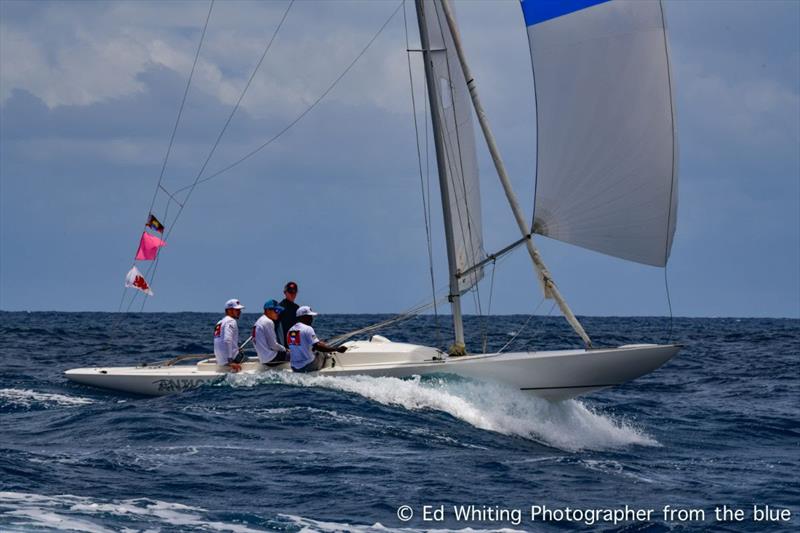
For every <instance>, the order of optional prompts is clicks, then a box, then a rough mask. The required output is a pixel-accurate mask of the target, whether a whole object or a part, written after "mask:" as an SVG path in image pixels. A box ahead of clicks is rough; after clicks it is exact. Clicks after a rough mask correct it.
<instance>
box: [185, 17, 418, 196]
mask: <svg viewBox="0 0 800 533" xmlns="http://www.w3.org/2000/svg"><path fill="white" fill-rule="evenodd" d="M402 6H403V2H400V4H398V6H397V8H396V9H395V10H394V11H393V12H392V14H391V15H389V18H387V19H386V22H384V23H383V26H381V28H380V29H379V30H378V31H377V33H375V35H374V36H373V37H372V39H370V40H369V42H368V43H367V45H366V46H365V47H364V48H363V49H362V50H361V52H359V53H358V55H357V56H356V57H355V59H353V61H352V62H351V63H350V64H349V65H348V66H347V68H345V69H344V71H343V72H342V73H341V74H340V75H339V76H338V77H337V78H336V79H335V80H333V83H331V84H330V85H329V86H328V88H327V89H325V90H324V91H323V92H322V94H321V95H320V96H319V97H318V98H317V99H316V100H314V102H313V103H312V104H311V105H310V106H308V107H307V108H306V109H305V111H303V112H302V113H300V114H299V115H298V116H297V117H296V118H295V119H294V120H292V121H291V122H290V123H289V124H288V125H287V126H286V127H284V128H283V129H282V130H281V131H279V132H278V133H276V134H275V135H273V136H272V137H270V138H269V139H267V140H266V141H265V142H264V143H262V144H261V145H260V146H258V147H257V148H255V149H253V150H251V151H250V152H248V153H246V154H245V155H243V156H242V157H240V158H239V159H237V160H236V161H234V162H233V163H231V164H230V165H228V166H226V167H224V168H221V169H220V170H218V171H216V172H214V173H213V174H211V175H210V176H207V177H205V178H203V179H201V180H200V181H198V182H197V184H198V185H199V184H201V183H206V182H207V181H210V180H212V179H214V178H216V177H217V176H219V175H220V174H223V173H225V172H227V171H229V170H230V169H232V168H234V167H236V166H237V165H240V164H241V163H243V162H245V161H246V160H248V159H250V158H251V157H253V156H254V155H256V154H257V153H258V152H260V151H261V150H263V149H264V148H266V147H267V146H269V145H270V144H272V143H273V142H275V141H276V140H278V138H279V137H281V136H282V135H283V134H284V133H286V132H287V131H289V130H290V129H291V128H292V127H293V126H294V125H295V124H297V123H298V122H300V120H302V119H303V117H305V116H306V115H307V114H308V113H309V112H310V111H311V110H312V109H314V108H315V107H316V106H317V104H319V103H320V102H321V101H322V99H323V98H325V97H326V96H327V95H328V93H330V92H331V91H332V90H333V88H334V87H336V85H337V84H338V83H339V81H341V79H342V78H344V77H345V75H346V74H347V73H348V72H350V70H351V69H352V68H353V66H355V64H356V63H357V62H358V60H359V59H361V56H363V55H364V53H366V51H367V50H368V49H369V47H370V46H372V43H374V42H375V40H376V39H377V38H378V36H379V35H380V34H381V33H382V32H383V30H384V29H385V28H386V26H387V25H388V24H389V22H390V21H391V20H392V19H393V18H394V16H395V15H396V14H397V12H398V11H399V10H400V8H401V7H402ZM189 187H190V186H186V187H183V188H181V189H178V190H177V191H175V194H177V193H179V192H182V191H185V190H186V189H188V188H189Z"/></svg>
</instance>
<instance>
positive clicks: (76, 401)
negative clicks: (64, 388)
mask: <svg viewBox="0 0 800 533" xmlns="http://www.w3.org/2000/svg"><path fill="white" fill-rule="evenodd" d="M90 403H94V401H93V400H90V399H89V398H81V397H78V396H66V395H64V394H53V393H49V392H39V391H35V390H30V389H0V407H37V406H38V407H51V406H59V407H74V406H78V405H87V404H90Z"/></svg>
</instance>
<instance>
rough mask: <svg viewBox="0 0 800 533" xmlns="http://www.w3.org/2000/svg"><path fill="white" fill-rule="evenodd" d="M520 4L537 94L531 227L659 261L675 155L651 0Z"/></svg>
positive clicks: (670, 213) (665, 252)
mask: <svg viewBox="0 0 800 533" xmlns="http://www.w3.org/2000/svg"><path fill="white" fill-rule="evenodd" d="M522 9H523V13H524V15H525V23H526V26H527V28H528V39H529V43H530V49H531V56H532V62H533V74H534V85H535V91H536V121H537V150H536V154H537V168H536V199H535V207H534V221H533V231H534V232H535V233H539V234H541V235H545V236H548V237H551V238H554V239H558V240H561V241H565V242H568V243H571V244H575V245H578V246H581V247H584V248H588V249H591V250H595V251H598V252H602V253H605V254H609V255H612V256H615V257H620V258H623V259H627V260H630V261H636V262H639V263H645V264H648V265H654V266H664V265H665V264H666V263H667V259H668V258H669V253H670V249H671V247H672V238H673V235H674V233H675V221H676V211H677V201H678V191H677V182H678V175H677V157H678V156H677V144H676V137H675V120H674V113H673V105H672V89H671V80H670V70H669V69H670V67H669V57H668V49H667V40H666V35H665V30H664V16H663V11H662V7H661V3H660V2H656V1H641V0H635V1H630V0H612V1H609V0H564V1H562V2H539V1H536V0H522Z"/></svg>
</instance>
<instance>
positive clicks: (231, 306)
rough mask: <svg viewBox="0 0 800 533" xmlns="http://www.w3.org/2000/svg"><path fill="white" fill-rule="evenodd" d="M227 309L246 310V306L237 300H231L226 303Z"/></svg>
mask: <svg viewBox="0 0 800 533" xmlns="http://www.w3.org/2000/svg"><path fill="white" fill-rule="evenodd" d="M225 309H244V306H243V305H242V303H241V302H240V301H239V300H237V299H236V298H231V299H230V300H228V301H227V302H225Z"/></svg>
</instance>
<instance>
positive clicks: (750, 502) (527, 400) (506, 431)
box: [0, 312, 800, 533]
mask: <svg viewBox="0 0 800 533" xmlns="http://www.w3.org/2000/svg"><path fill="white" fill-rule="evenodd" d="M120 318H122V320H120ZM382 318H385V317H383V316H375V315H372V316H370V315H356V316H345V315H337V316H322V317H319V319H318V321H317V323H316V324H315V326H316V329H317V332H318V333H319V334H320V336H322V337H331V336H333V335H336V334H339V333H342V332H345V331H349V330H351V329H354V328H357V327H361V326H364V325H367V324H370V323H373V322H376V321H378V320H380V319H382ZM217 319H218V317H217V316H216V315H210V314H202V313H175V314H157V313H153V314H131V315H124V316H120V315H115V314H104V313H8V312H5V313H0V333H1V334H2V340H3V342H2V346H1V347H0V360H1V361H2V369H3V370H2V378H0V422H1V425H2V429H1V430H0V530H2V531H86V532H108V531H125V532H133V531H140V532H156V531H161V532H172V531H230V532H238V533H247V532H261V531H289V532H293V531H370V530H376V531H423V530H475V531H478V530H524V531H548V530H573V529H585V530H607V531H673V530H674V531H684V530H701V529H712V530H726V531H751V530H770V531H771V530H775V529H778V530H786V531H789V530H798V529H800V527H798V525H800V514H799V512H800V485H798V481H797V480H798V472H800V424H799V423H798V420H800V416H799V415H800V407H799V406H800V402H799V401H798V400H800V377H798V359H799V358H800V321H798V320H790V319H727V318H726V319H722V318H720V319H681V318H679V319H675V321H674V324H673V329H672V336H673V340H675V341H677V342H680V343H682V344H684V345H685V348H684V349H683V350H682V351H681V353H680V354H679V355H678V357H677V358H675V359H674V360H672V361H671V362H669V363H668V364H667V365H666V366H664V367H663V368H661V369H659V370H658V371H656V372H654V373H652V374H650V375H648V376H645V377H642V378H640V379H638V380H636V381H634V382H632V383H629V384H627V385H624V386H622V387H618V388H615V389H612V390H606V391H601V392H597V393H594V394H591V395H589V396H587V397H585V398H582V399H579V400H570V401H566V402H562V403H549V402H547V401H544V400H540V399H537V398H535V397H532V396H529V395H527V394H525V393H522V392H520V391H517V390H514V389H512V388H508V387H505V386H502V385H498V384H493V383H488V382H481V381H472V380H465V379H463V378H457V377H453V376H446V375H442V376H433V377H427V378H422V379H410V380H398V379H393V378H368V377H348V378H326V377H321V376H313V375H291V374H279V375H276V374H272V375H265V376H261V377H258V378H254V377H253V376H231V377H229V378H227V379H226V380H225V381H223V382H222V383H219V384H215V385H211V386H205V387H201V388H199V389H197V390H193V391H190V392H186V393H183V394H179V395H174V396H167V397H159V398H143V397H136V396H131V395H125V394H119V393H114V392H109V391H103V390H99V389H93V388H90V387H86V386H81V385H77V384H73V383H70V382H68V381H67V380H66V379H65V378H64V376H63V371H64V370H66V369H69V368H74V367H83V366H93V365H95V364H98V365H103V366H112V365H132V364H137V363H140V362H143V361H156V360H161V359H165V358H168V357H171V356H175V355H180V354H187V353H197V352H207V351H209V348H210V340H211V330H212V327H213V324H214V323H215V322H216V320H217ZM254 319H255V315H244V316H243V318H242V325H243V327H242V330H243V331H246V330H247V329H248V328H249V325H250V323H252V322H253V321H254ZM526 320H527V317H525V316H495V317H491V318H489V319H486V320H482V319H480V318H477V317H468V319H467V323H466V329H467V331H468V332H471V333H472V336H471V337H470V338H469V339H468V341H469V344H470V347H471V349H472V350H473V351H477V350H480V348H481V346H480V345H481V343H482V339H483V336H484V335H485V336H486V341H487V343H488V348H489V349H490V350H491V349H498V348H499V347H500V346H502V345H503V344H505V343H506V342H508V341H509V340H510V339H511V338H512V337H513V336H514V335H515V334H517V333H519V335H518V336H517V337H516V339H515V340H514V341H513V343H512V345H511V346H510V347H509V349H510V350H515V351H516V350H536V349H555V348H564V347H568V346H576V341H575V338H574V335H573V334H572V333H571V331H570V330H569V329H568V328H567V326H566V325H565V324H564V322H563V320H562V319H560V318H555V317H535V318H534V319H533V320H531V322H530V323H529V324H528V326H527V327H526V328H524V329H523V328H522V326H523V324H524V323H525V321H526ZM446 322H447V321H446V320H445V319H443V318H440V319H439V321H438V323H437V321H436V320H435V319H434V317H431V316H420V317H417V318H415V319H413V320H411V321H409V322H406V323H404V324H400V325H397V326H394V327H391V328H388V329H387V330H385V331H383V332H381V333H382V334H383V335H385V336H387V337H389V338H390V339H392V340H397V341H408V342H415V343H420V344H428V345H437V346H443V345H444V344H445V343H446V341H447V339H448V338H449V332H448V331H447V330H446V328H445V327H444V326H443V325H444V324H445V323H446ZM585 324H586V327H587V329H588V330H589V331H590V332H591V333H592V334H593V337H594V339H595V342H596V343H597V344H601V345H619V344H625V343H633V342H660V341H664V340H665V338H664V336H665V331H666V327H667V321H666V320H665V319H663V318H586V319H585ZM439 325H442V327H438V326H439ZM403 505H408V506H410V508H411V510H412V512H413V513H414V516H413V518H411V520H409V521H406V522H403V521H401V520H400V519H399V518H398V508H399V507H400V506H403ZM426 505H429V506H431V508H430V510H431V511H433V510H436V509H439V508H440V507H439V506H443V507H441V509H442V510H443V513H442V516H441V518H442V519H441V520H437V519H431V520H428V521H424V520H423V512H424V506H426ZM460 505H463V506H468V505H474V506H476V507H475V509H478V510H483V514H482V515H481V516H478V515H473V516H472V517H470V518H468V519H459V518H458V517H457V516H455V510H454V506H460ZM625 505H627V506H629V507H630V508H631V509H639V510H647V509H652V510H653V512H652V515H651V519H650V520H631V521H627V522H620V523H617V524H614V523H613V521H607V520H597V521H594V523H591V522H592V520H590V519H586V518H585V519H584V520H576V519H572V520H570V519H564V520H560V521H558V520H555V519H554V520H550V521H544V520H542V519H541V518H539V519H535V520H534V519H532V517H531V516H530V508H531V506H547V508H549V509H551V510H554V509H555V510H558V509H561V510H563V509H565V508H567V507H569V508H571V509H573V510H582V511H586V510H591V509H599V510H605V509H620V508H624V506H625ZM666 505H669V506H670V508H671V509H683V510H694V511H695V514H694V515H692V516H691V517H687V519H686V520H681V519H679V516H673V517H672V519H665V518H664V515H663V508H664V506H666ZM723 505H727V506H728V507H729V508H731V509H741V510H742V511H743V515H744V518H743V520H742V521H741V522H736V521H728V522H719V521H717V520H716V518H715V514H714V508H715V507H721V506H723ZM754 505H756V506H759V508H760V509H763V506H766V505H768V506H770V509H771V510H772V511H776V512H777V511H780V510H787V509H788V511H789V513H790V519H789V520H788V521H787V520H783V521H780V520H779V521H777V522H776V521H773V522H765V521H754V519H753V506H754ZM515 509H518V510H520V511H521V519H520V520H519V521H517V520H515V515H513V510H515ZM699 510H702V511H703V512H704V513H705V516H704V517H702V518H700V517H699V515H698V514H697V513H696V511H699ZM504 511H505V514H503V512H504ZM492 513H494V515H493V514H492ZM584 514H586V513H584ZM683 516H687V515H683ZM773 516H774V515H773ZM431 518H439V516H438V515H435V514H432V515H431ZM481 518H483V519H481ZM573 518H574V516H573ZM689 518H691V519H689Z"/></svg>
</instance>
